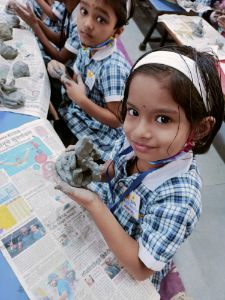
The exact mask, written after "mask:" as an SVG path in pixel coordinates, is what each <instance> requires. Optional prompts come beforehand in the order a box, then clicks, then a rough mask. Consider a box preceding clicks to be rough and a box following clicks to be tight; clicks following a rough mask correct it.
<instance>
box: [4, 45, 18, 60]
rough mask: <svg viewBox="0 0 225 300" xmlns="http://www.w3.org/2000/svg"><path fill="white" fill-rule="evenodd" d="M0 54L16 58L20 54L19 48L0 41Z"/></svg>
mask: <svg viewBox="0 0 225 300" xmlns="http://www.w3.org/2000/svg"><path fill="white" fill-rule="evenodd" d="M0 54H1V56H2V57H4V58H5V59H14V58H16V57H17V55H18V50H17V49H15V48H13V47H12V46H9V45H6V44H5V43H3V42H2V41H0Z"/></svg>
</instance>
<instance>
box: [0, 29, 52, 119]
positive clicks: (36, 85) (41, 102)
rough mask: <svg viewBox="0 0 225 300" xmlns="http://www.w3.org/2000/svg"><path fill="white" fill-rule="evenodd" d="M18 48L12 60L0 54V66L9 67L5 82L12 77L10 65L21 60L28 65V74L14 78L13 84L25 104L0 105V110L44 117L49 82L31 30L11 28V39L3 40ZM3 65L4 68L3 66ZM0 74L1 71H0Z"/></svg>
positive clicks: (47, 105) (46, 110)
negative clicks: (20, 105) (21, 94)
mask: <svg viewBox="0 0 225 300" xmlns="http://www.w3.org/2000/svg"><path fill="white" fill-rule="evenodd" d="M4 43H5V44H7V45H10V46H12V47H14V48H16V49H17V50H18V53H19V54H18V56H17V57H16V58H15V59H13V60H6V59H4V58H3V57H2V56H0V68H1V69H2V70H3V69H6V68H7V66H8V67H9V72H8V74H7V78H6V79H7V82H8V83H9V82H10V81H11V80H12V79H13V78H14V76H13V72H12V66H13V64H14V63H15V62H17V61H22V62H24V63H26V64H27V65H28V66H29V70H30V76H29V77H21V78H16V79H15V78H14V79H15V86H16V87H17V88H20V89H21V92H22V93H23V94H24V96H25V105H24V106H23V107H21V108H17V109H11V108H6V107H5V106H1V105H0V110H1V111H12V112H17V113H22V114H28V115H33V116H36V117H41V118H46V116H47V112H48V107H49V102H50V83H49V79H48V75H47V71H46V67H45V64H44V61H43V58H42V56H41V52H40V49H39V47H38V43H37V40H36V38H35V36H34V34H33V32H31V31H28V30H25V29H18V28H13V39H12V40H9V41H5V42H4ZM3 66H4V68H3ZM0 76H1V77H2V76H3V75H1V71H0Z"/></svg>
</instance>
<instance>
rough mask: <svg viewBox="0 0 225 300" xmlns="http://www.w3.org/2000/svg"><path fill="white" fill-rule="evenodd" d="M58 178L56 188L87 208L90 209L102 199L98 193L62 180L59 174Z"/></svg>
mask: <svg viewBox="0 0 225 300" xmlns="http://www.w3.org/2000/svg"><path fill="white" fill-rule="evenodd" d="M55 180H56V186H55V189H57V190H59V191H61V192H63V193H65V194H66V195H68V196H69V197H70V198H71V199H72V200H74V201H75V202H77V203H78V204H79V205H81V206H82V207H84V208H86V209H87V210H88V211H91V209H92V208H93V207H94V206H95V205H96V204H97V202H100V199H99V197H98V195H97V194H95V193H93V192H91V191H89V190H86V189H82V188H75V187H72V186H70V185H69V184H68V183H66V182H64V181H62V180H61V179H60V178H59V177H58V176H57V179H55Z"/></svg>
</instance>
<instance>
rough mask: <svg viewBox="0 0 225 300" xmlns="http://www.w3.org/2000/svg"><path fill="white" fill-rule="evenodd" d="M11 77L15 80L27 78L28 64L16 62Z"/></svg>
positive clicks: (28, 74) (28, 72)
mask: <svg viewBox="0 0 225 300" xmlns="http://www.w3.org/2000/svg"><path fill="white" fill-rule="evenodd" d="M13 75H14V77H15V78H20V77H29V76H30V70H29V66H28V64H26V63H25V62H23V61H17V62H15V64H14V65H13Z"/></svg>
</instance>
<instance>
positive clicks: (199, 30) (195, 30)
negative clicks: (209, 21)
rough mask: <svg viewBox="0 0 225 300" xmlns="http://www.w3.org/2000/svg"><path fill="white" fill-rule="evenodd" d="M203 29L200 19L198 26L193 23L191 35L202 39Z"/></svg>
mask: <svg viewBox="0 0 225 300" xmlns="http://www.w3.org/2000/svg"><path fill="white" fill-rule="evenodd" d="M204 33H205V31H204V27H203V21H202V19H201V20H200V21H199V23H198V24H196V23H193V35H195V36H197V37H200V38H202V37H203V36H204Z"/></svg>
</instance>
